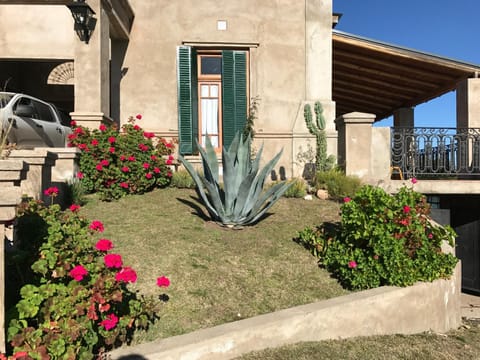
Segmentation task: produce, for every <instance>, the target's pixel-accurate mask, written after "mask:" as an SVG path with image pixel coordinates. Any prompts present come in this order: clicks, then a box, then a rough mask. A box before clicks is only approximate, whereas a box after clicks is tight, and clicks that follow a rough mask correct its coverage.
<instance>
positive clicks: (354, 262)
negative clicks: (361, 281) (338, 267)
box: [348, 260, 357, 269]
mask: <svg viewBox="0 0 480 360" xmlns="http://www.w3.org/2000/svg"><path fill="white" fill-rule="evenodd" d="M348 267H349V268H350V269H355V268H356V267H357V263H356V261H354V260H352V261H349V262H348Z"/></svg>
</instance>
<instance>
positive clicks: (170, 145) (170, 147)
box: [165, 143, 173, 149]
mask: <svg viewBox="0 0 480 360" xmlns="http://www.w3.org/2000/svg"><path fill="white" fill-rule="evenodd" d="M165 146H166V147H167V148H169V149H172V148H173V144H172V143H166V144H165Z"/></svg>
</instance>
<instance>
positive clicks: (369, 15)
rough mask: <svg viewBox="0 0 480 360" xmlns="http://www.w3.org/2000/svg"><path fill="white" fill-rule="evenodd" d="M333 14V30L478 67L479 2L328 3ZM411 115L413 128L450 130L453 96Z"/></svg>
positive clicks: (350, 0) (336, 0)
mask: <svg viewBox="0 0 480 360" xmlns="http://www.w3.org/2000/svg"><path fill="white" fill-rule="evenodd" d="M333 11H334V12H336V13H341V14H342V17H341V19H340V22H339V23H338V25H337V26H336V28H335V29H336V30H340V31H344V32H347V33H351V34H354V35H359V36H362V37H366V38H370V39H373V40H379V41H383V42H387V43H390V44H393V45H399V46H403V47H407V48H410V49H414V50H419V51H422V52H427V53H431V54H435V55H439V56H442V57H446V58H451V59H455V60H460V61H463V62H467V63H471V64H476V65H479V66H480V0H391V1H389V0H333ZM414 113H415V126H426V127H428V126H442V127H455V124H456V115H455V114H456V107H455V92H450V93H448V94H445V95H444V96H442V97H440V98H437V99H434V100H431V101H429V102H427V103H424V104H421V105H418V106H417V107H415V112H414ZM377 125H380V126H391V125H392V119H391V118H389V119H386V120H383V121H381V122H379V123H378V124H377Z"/></svg>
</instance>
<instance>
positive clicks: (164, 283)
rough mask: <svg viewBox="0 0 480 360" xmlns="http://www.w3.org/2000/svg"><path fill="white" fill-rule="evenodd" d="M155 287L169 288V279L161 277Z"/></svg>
mask: <svg viewBox="0 0 480 360" xmlns="http://www.w3.org/2000/svg"><path fill="white" fill-rule="evenodd" d="M157 286H159V287H169V286H170V279H169V278H167V277H166V276H161V277H159V278H157Z"/></svg>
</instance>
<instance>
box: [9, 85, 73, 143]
mask: <svg viewBox="0 0 480 360" xmlns="http://www.w3.org/2000/svg"><path fill="white" fill-rule="evenodd" d="M68 122H69V121H68V120H67V119H66V117H65V116H64V115H63V114H61V113H60V111H59V110H58V109H57V108H56V107H55V106H54V105H52V104H49V103H47V102H45V101H42V100H40V99H37V98H34V97H32V96H29V95H25V94H16V93H9V92H0V124H1V126H2V127H1V129H2V135H4V134H6V133H7V131H8V128H9V127H10V124H11V127H10V131H9V132H8V138H7V139H8V143H10V144H16V146H17V147H18V148H34V147H45V146H47V147H65V146H66V144H67V136H68V134H70V133H71V132H72V130H71V129H70V127H69V125H70V124H69V123H68Z"/></svg>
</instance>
